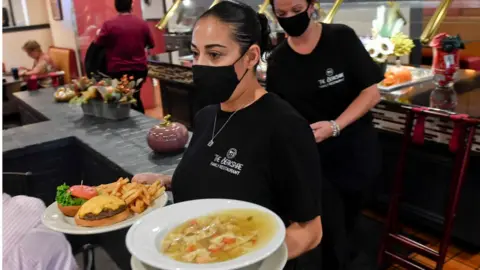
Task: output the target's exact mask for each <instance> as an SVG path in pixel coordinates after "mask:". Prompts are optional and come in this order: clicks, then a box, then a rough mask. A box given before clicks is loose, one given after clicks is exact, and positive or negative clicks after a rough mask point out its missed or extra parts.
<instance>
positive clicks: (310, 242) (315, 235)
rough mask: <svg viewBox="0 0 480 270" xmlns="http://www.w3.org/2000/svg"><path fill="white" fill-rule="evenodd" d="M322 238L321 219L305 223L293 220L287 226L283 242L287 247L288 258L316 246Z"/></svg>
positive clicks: (317, 218) (318, 217)
mask: <svg viewBox="0 0 480 270" xmlns="http://www.w3.org/2000/svg"><path fill="white" fill-rule="evenodd" d="M322 238H323V228H322V219H321V217H320V216H317V217H316V218H315V219H313V220H310V221H308V222H305V223H297V222H294V223H292V224H290V226H288V228H287V234H286V236H285V243H286V244H287V249H288V259H289V260H290V259H293V258H296V257H298V256H300V255H302V254H304V253H306V252H308V251H310V250H312V249H314V248H316V247H317V246H318V244H320V242H321V240H322Z"/></svg>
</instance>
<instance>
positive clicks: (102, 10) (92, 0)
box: [64, 0, 142, 59]
mask: <svg viewBox="0 0 480 270" xmlns="http://www.w3.org/2000/svg"><path fill="white" fill-rule="evenodd" d="M64 1H65V0H64ZM70 2H72V1H71V0H70ZM133 3H134V6H133V14H135V15H136V16H139V17H142V7H141V4H140V1H134V2H133ZM73 7H74V11H75V14H74V16H75V20H76V25H77V31H78V35H77V42H78V47H79V50H80V56H81V58H82V59H84V57H85V54H86V52H87V49H88V46H90V43H92V41H93V40H94V39H95V37H96V33H97V30H99V29H100V28H101V27H102V24H103V23H104V22H105V21H106V20H108V19H111V18H113V17H114V16H116V15H117V11H116V10H115V6H114V1H112V0H73Z"/></svg>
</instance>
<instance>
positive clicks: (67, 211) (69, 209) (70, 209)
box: [57, 203, 81, 217]
mask: <svg viewBox="0 0 480 270" xmlns="http://www.w3.org/2000/svg"><path fill="white" fill-rule="evenodd" d="M57 206H58V209H60V211H61V212H62V213H63V214H64V215H65V216H67V217H74V216H75V215H76V214H77V212H78V210H79V209H80V207H81V205H72V206H63V205H61V204H59V203H57Z"/></svg>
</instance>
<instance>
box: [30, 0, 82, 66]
mask: <svg viewBox="0 0 480 270" xmlns="http://www.w3.org/2000/svg"><path fill="white" fill-rule="evenodd" d="M29 1H38V0H29ZM43 3H44V4H45V6H46V7H47V12H48V22H49V23H50V29H51V32H52V41H53V44H52V45H53V46H55V47H60V48H67V49H72V50H74V51H75V54H76V59H77V68H78V70H79V71H81V70H82V69H81V61H82V60H81V58H80V55H79V54H78V49H77V48H78V46H77V38H76V29H75V17H74V14H73V10H72V8H73V6H72V1H71V0H61V5H62V14H63V20H61V21H55V20H54V19H53V17H52V9H51V5H50V0H45V1H43Z"/></svg>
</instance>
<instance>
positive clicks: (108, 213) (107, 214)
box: [82, 205, 127, 220]
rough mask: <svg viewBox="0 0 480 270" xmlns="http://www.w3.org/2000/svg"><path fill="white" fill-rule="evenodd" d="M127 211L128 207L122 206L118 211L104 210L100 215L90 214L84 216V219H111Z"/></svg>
mask: <svg viewBox="0 0 480 270" xmlns="http://www.w3.org/2000/svg"><path fill="white" fill-rule="evenodd" d="M125 209H127V206H126V205H122V206H120V207H119V208H118V209H117V210H111V209H103V210H102V212H100V213H99V214H98V215H95V214H93V213H88V214H86V215H85V216H83V217H82V219H85V220H98V219H103V218H109V217H112V216H115V215H116V214H120V213H121V212H123V211H125Z"/></svg>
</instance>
